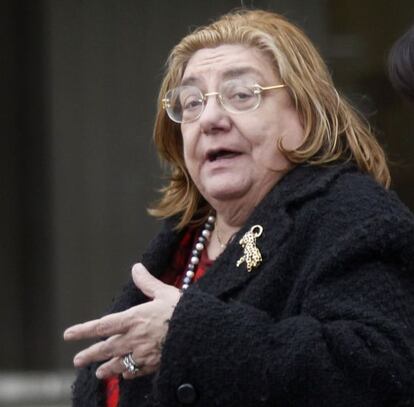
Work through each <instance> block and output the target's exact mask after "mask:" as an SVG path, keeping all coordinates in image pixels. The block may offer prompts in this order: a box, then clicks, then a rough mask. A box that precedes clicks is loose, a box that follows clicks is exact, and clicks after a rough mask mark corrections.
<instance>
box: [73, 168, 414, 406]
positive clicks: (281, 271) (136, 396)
mask: <svg viewBox="0 0 414 407" xmlns="http://www.w3.org/2000/svg"><path fill="white" fill-rule="evenodd" d="M253 225H261V226H262V227H263V234H262V236H261V237H260V238H258V240H257V246H258V247H259V249H260V251H261V253H262V257H263V262H262V264H261V265H260V266H259V267H258V268H256V269H253V270H252V271H251V272H248V271H247V270H246V266H245V263H244V264H243V265H242V266H240V267H236V263H237V261H238V259H239V258H240V257H241V256H242V255H243V251H242V248H241V246H240V244H239V240H240V238H241V237H242V236H243V235H244V234H245V233H246V232H247V231H248V230H249V229H250V228H251V227H252V226H253ZM172 226H173V224H172V222H166V224H165V227H164V229H163V230H162V231H161V232H160V234H159V235H158V237H156V238H155V240H153V241H152V243H151V244H150V246H149V248H148V251H147V252H146V253H145V254H144V256H143V259H142V261H143V263H144V264H145V266H146V267H147V268H148V269H149V270H150V271H151V272H152V273H153V274H154V275H156V276H160V275H162V273H163V271H164V270H165V269H166V267H167V265H168V263H169V261H170V259H171V256H172V255H173V253H174V250H175V249H176V248H177V245H178V242H179V239H180V236H181V235H180V234H178V233H176V232H174V231H173V229H172ZM413 259H414V219H413V215H412V214H411V213H410V211H409V210H408V209H407V208H406V207H404V205H403V204H402V203H401V202H400V201H399V200H398V198H397V197H396V196H395V195H394V194H393V193H392V192H388V191H386V190H384V189H383V188H382V187H381V186H379V185H378V184H377V183H376V182H375V181H374V180H373V179H372V178H371V177H370V176H368V175H365V174H362V173H361V172H359V171H358V170H357V169H356V168H355V167H354V166H352V165H350V164H346V165H335V166H329V167H317V166H298V167H296V168H295V169H294V170H292V171H291V172H290V173H289V174H287V175H286V176H285V177H284V178H283V179H282V180H281V181H280V182H279V183H278V184H277V185H276V186H275V187H274V188H273V190H272V191H270V192H269V194H268V195H267V196H266V197H265V198H264V200H263V201H262V202H261V203H260V204H259V205H258V207H257V208H255V210H254V212H253V213H252V215H251V216H250V218H249V219H248V221H247V222H246V224H245V226H244V227H243V228H242V229H241V230H240V231H239V233H238V234H237V236H236V237H235V238H234V239H233V240H232V242H231V243H230V244H229V245H228V246H227V248H226V249H225V251H224V252H223V253H222V254H221V255H220V256H219V257H218V258H217V259H216V261H215V262H214V264H213V265H212V267H211V268H210V269H209V270H208V272H207V273H206V275H205V276H204V277H203V278H201V279H200V280H199V281H198V282H197V283H195V284H193V285H192V286H191V287H190V288H189V289H188V290H187V291H186V292H185V293H184V294H183V296H182V297H181V299H180V301H179V303H178V304H177V306H176V309H175V311H174V314H173V316H172V319H171V321H170V322H169V331H168V334H167V338H166V341H165V344H164V347H163V351H162V357H161V366H160V369H159V371H158V372H157V373H156V374H155V375H153V376H147V377H143V378H137V379H135V380H130V381H126V380H125V381H124V380H121V383H120V387H121V390H120V391H121V403H120V406H121V407H132V406H134V407H137V406H163V407H173V406H185V405H193V406H199V407H213V406H279V407H284V406H292V407H293V406H295V407H306V406H309V407H311V406H312V407H313V406H314V407H323V406H326V407H328V406H329V407H341V406H343V407H350V406H352V407H359V406H361V407H369V406H375V407H380V406H397V405H398V406H408V405H410V406H412V405H413V406H414V324H413V320H414V275H413V272H414V267H413V266H414V261H413ZM143 301H145V297H144V296H143V294H142V293H140V292H138V291H137V289H136V288H135V287H134V285H133V284H132V282H131V281H130V282H129V284H128V285H127V286H126V288H125V289H124V291H123V293H122V295H121V296H120V297H119V298H118V300H117V301H116V302H115V303H114V305H113V307H112V311H119V310H123V309H126V308H128V307H131V306H133V305H136V304H138V303H140V302H143ZM95 369H96V366H90V367H89V368H86V369H83V370H81V371H80V373H79V375H78V378H77V381H76V382H75V385H74V396H73V400H74V406H76V407H86V406H87V407H92V406H104V405H105V404H104V403H105V402H104V391H103V385H102V383H101V382H100V381H98V380H97V379H96V378H95V376H94V371H95Z"/></svg>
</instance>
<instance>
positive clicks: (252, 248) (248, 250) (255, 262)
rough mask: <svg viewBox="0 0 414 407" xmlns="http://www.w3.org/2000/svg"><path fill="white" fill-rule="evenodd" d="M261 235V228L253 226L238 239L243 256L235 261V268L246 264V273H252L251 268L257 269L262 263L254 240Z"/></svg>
mask: <svg viewBox="0 0 414 407" xmlns="http://www.w3.org/2000/svg"><path fill="white" fill-rule="evenodd" d="M262 233H263V227H262V226H260V225H254V226H253V227H252V228H251V229H250V230H249V231H248V232H247V233H245V235H244V236H243V237H242V238H241V239H240V241H239V243H240V245H241V246H242V248H243V253H244V254H243V256H242V257H240V259H239V260H238V261H237V264H236V266H237V267H239V266H240V264H242V263H243V262H246V267H247V271H248V272H250V271H252V269H253V268H255V267H258V266H259V265H260V263H261V262H262V254H261V253H260V250H259V248H258V247H257V246H256V239H257V238H258V237H259V236H260V235H261V234H262Z"/></svg>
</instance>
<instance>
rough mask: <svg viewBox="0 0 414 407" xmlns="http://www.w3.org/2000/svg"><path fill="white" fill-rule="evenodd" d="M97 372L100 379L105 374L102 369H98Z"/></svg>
mask: <svg viewBox="0 0 414 407" xmlns="http://www.w3.org/2000/svg"><path fill="white" fill-rule="evenodd" d="M95 374H96V377H97V378H98V379H102V378H103V376H104V374H103V371H102V370H101V369H98V370H97V371H96V373H95Z"/></svg>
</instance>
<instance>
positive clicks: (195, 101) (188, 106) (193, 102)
mask: <svg viewBox="0 0 414 407" xmlns="http://www.w3.org/2000/svg"><path fill="white" fill-rule="evenodd" d="M201 103H202V102H201V100H200V99H199V98H197V97H195V96H192V97H187V98H185V99H184V101H183V102H182V106H183V109H184V110H193V109H197V108H198V107H199V106H200V105H201Z"/></svg>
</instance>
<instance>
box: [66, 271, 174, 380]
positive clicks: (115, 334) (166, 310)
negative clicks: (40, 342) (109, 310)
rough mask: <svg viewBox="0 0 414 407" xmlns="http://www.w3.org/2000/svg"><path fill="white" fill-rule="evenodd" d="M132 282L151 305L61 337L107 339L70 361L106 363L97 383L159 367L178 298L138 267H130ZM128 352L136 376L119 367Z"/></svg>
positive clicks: (79, 364)
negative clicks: (169, 322) (134, 365)
mask: <svg viewBox="0 0 414 407" xmlns="http://www.w3.org/2000/svg"><path fill="white" fill-rule="evenodd" d="M132 278H133V280H134V283H135V285H136V287H137V288H138V289H140V290H141V291H142V292H143V293H144V294H145V295H146V296H148V297H149V298H151V299H152V301H149V302H147V303H144V304H141V305H137V306H135V307H132V308H129V309H128V310H126V311H123V312H118V313H114V314H110V315H107V316H104V317H102V318H100V319H96V320H93V321H88V322H85V323H83V324H78V325H74V326H72V327H70V328H68V329H67V330H66V331H65V333H64V339H65V340H79V339H87V338H102V337H107V339H106V340H105V341H101V342H98V343H95V344H94V345H92V346H90V347H88V348H86V349H84V350H83V351H81V352H79V353H78V354H77V355H76V356H75V358H74V365H75V366H76V367H83V366H86V365H89V364H90V363H92V362H101V361H105V360H107V362H105V363H104V364H102V365H101V366H100V367H99V368H98V369H97V371H96V376H97V377H98V378H99V379H104V378H107V377H109V376H113V375H117V374H121V373H122V374H123V376H124V378H126V379H131V378H135V377H137V376H142V375H146V374H150V373H153V372H155V371H156V370H157V369H158V367H159V364H160V359H161V345H162V343H163V342H164V340H165V336H166V335H167V331H168V321H169V320H170V319H171V316H172V314H173V312H174V308H175V306H176V305H177V302H178V300H179V299H180V295H181V294H180V291H179V290H178V289H177V288H175V287H173V286H170V285H168V284H164V283H163V282H161V281H160V280H158V279H156V278H155V277H153V276H152V275H151V274H150V273H149V272H148V270H147V269H146V268H145V267H144V266H143V265H142V264H141V263H138V264H135V265H134V266H133V268H132ZM130 352H131V353H132V357H133V359H134V361H136V363H137V365H138V366H139V367H140V369H139V372H138V373H136V374H132V373H129V372H127V371H126V368H125V366H124V365H123V363H122V359H123V357H124V356H125V355H127V354H128V353H130Z"/></svg>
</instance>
